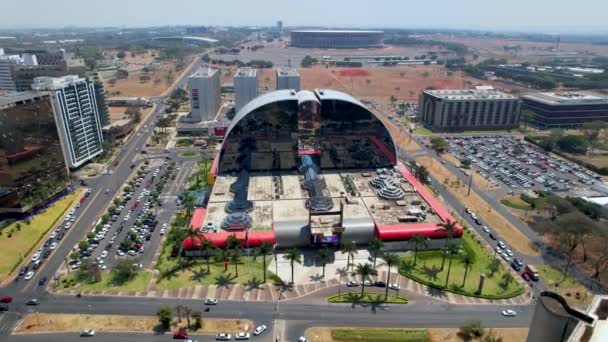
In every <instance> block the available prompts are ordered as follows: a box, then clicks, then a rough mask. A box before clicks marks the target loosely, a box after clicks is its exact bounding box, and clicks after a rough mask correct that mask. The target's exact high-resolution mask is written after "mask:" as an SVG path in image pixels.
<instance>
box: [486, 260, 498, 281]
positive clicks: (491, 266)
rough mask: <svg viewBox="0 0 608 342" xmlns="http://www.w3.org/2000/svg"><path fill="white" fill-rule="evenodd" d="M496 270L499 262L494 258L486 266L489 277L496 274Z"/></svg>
mask: <svg viewBox="0 0 608 342" xmlns="http://www.w3.org/2000/svg"><path fill="white" fill-rule="evenodd" d="M498 269H500V261H499V260H498V259H497V258H494V259H492V261H490V263H489V264H488V270H490V277H493V276H494V273H496V272H497V271H498Z"/></svg>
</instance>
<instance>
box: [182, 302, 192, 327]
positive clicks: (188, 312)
mask: <svg viewBox="0 0 608 342" xmlns="http://www.w3.org/2000/svg"><path fill="white" fill-rule="evenodd" d="M183 310H184V316H185V317H186V324H187V327H188V328H190V315H192V309H191V308H190V307H188V306H184V309H183Z"/></svg>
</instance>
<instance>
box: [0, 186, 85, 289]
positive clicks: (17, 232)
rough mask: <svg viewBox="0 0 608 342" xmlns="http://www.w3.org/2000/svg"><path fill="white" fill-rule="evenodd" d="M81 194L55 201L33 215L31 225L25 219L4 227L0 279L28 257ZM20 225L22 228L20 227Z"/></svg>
mask: <svg viewBox="0 0 608 342" xmlns="http://www.w3.org/2000/svg"><path fill="white" fill-rule="evenodd" d="M80 194H81V192H80V191H76V192H74V193H72V194H70V195H68V196H65V197H64V198H62V199H61V200H59V201H57V202H55V203H54V204H53V205H51V206H50V207H49V208H47V209H45V210H44V212H42V213H40V214H38V215H36V216H34V217H32V220H31V221H30V224H29V225H28V224H26V223H25V222H24V221H18V222H13V223H11V224H9V225H8V226H7V227H5V228H3V229H2V235H1V236H0V245H1V246H2V253H0V279H3V278H4V277H6V276H8V274H9V273H10V272H11V270H13V268H15V267H16V266H17V265H18V264H19V263H20V262H21V258H22V257H23V258H25V257H27V255H28V254H29V252H30V251H31V250H32V249H33V248H34V247H35V246H36V244H37V243H38V241H40V239H42V238H43V236H44V235H45V233H47V232H48V231H49V229H51V228H52V227H53V226H54V225H55V223H57V221H58V220H61V219H62V218H63V215H64V213H65V212H66V210H67V209H68V208H69V207H70V205H72V203H73V202H74V201H75V200H76V199H78V198H80ZM18 227H20V228H19V229H18ZM10 232H12V234H10V235H11V237H9V233H10Z"/></svg>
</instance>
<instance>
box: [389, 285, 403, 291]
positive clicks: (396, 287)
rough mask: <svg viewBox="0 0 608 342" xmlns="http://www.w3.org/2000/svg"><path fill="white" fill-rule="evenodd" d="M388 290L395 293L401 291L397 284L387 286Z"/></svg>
mask: <svg viewBox="0 0 608 342" xmlns="http://www.w3.org/2000/svg"><path fill="white" fill-rule="evenodd" d="M388 288H389V289H391V290H395V291H399V290H401V287H399V285H397V284H388Z"/></svg>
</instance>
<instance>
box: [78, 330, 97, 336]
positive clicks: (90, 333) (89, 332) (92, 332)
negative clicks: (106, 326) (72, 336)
mask: <svg viewBox="0 0 608 342" xmlns="http://www.w3.org/2000/svg"><path fill="white" fill-rule="evenodd" d="M80 336H83V337H91V336H95V330H91V329H86V330H83V331H81V332H80Z"/></svg>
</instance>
